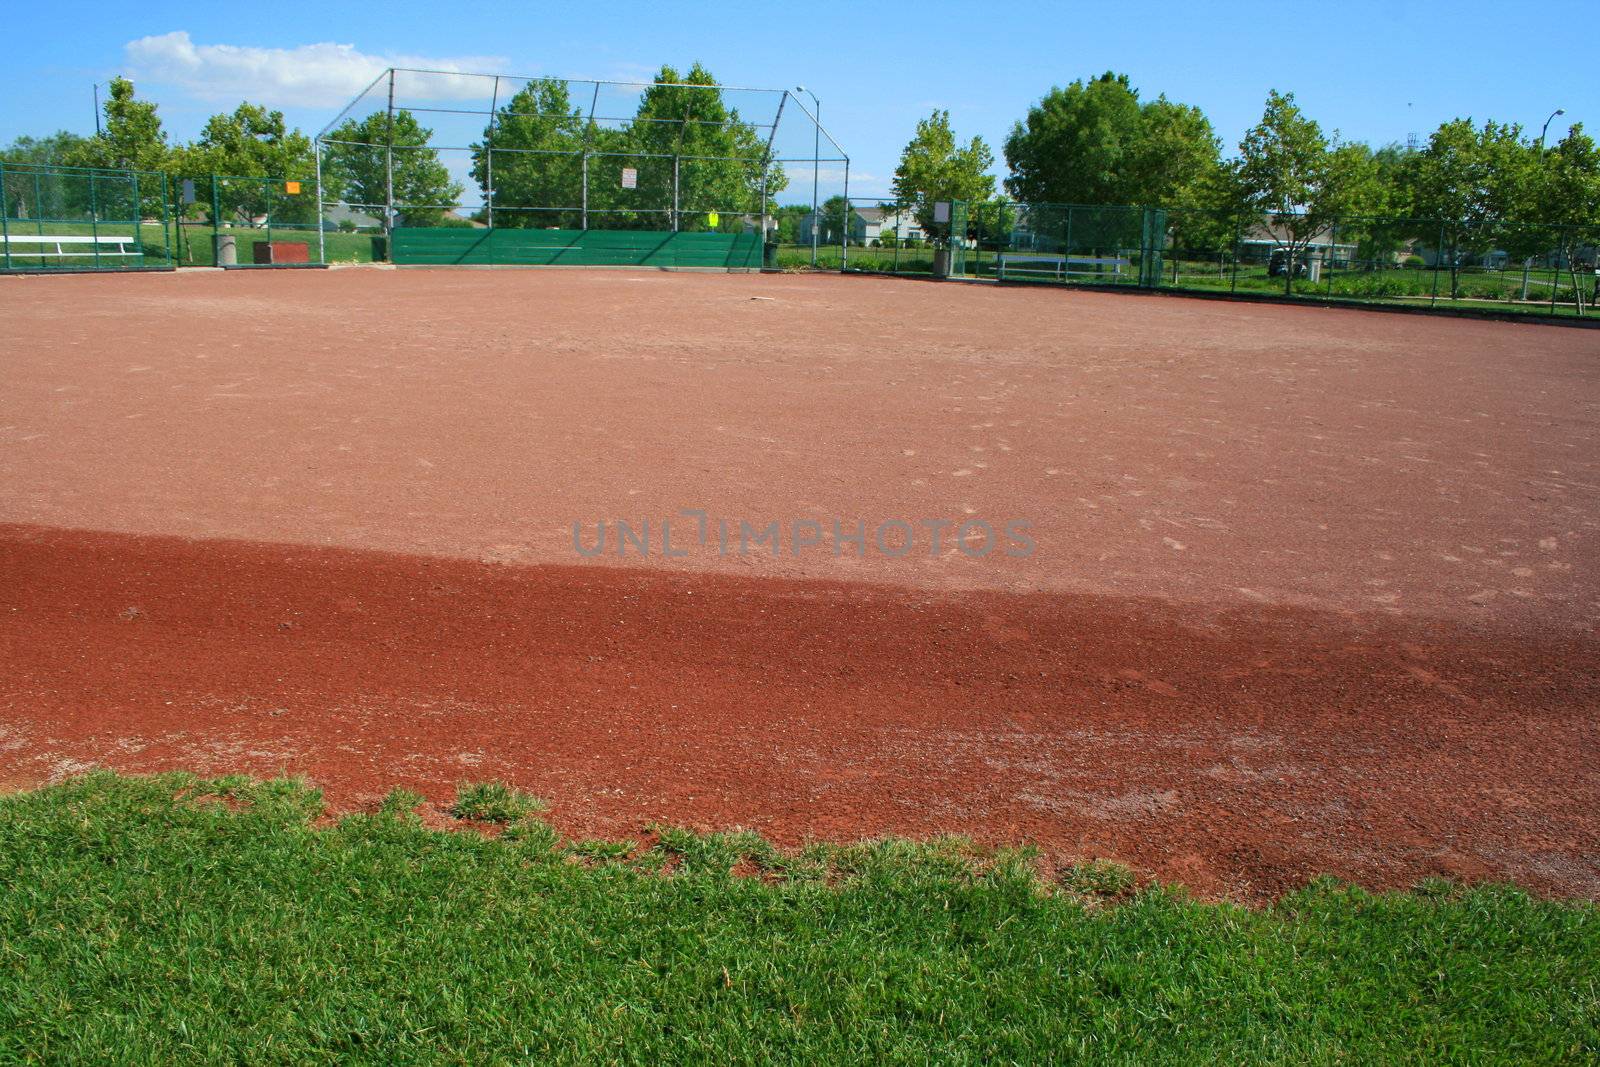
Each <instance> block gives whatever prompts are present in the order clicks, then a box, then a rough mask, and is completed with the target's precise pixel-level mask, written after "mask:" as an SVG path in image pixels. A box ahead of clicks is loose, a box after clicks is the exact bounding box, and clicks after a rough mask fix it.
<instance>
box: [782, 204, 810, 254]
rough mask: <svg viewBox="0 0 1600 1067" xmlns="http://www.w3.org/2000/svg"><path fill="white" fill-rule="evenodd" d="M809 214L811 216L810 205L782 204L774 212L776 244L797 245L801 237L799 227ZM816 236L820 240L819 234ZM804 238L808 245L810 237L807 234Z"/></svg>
mask: <svg viewBox="0 0 1600 1067" xmlns="http://www.w3.org/2000/svg"><path fill="white" fill-rule="evenodd" d="M809 214H811V205H810V204H784V205H783V206H781V207H779V208H777V209H776V210H774V211H773V218H774V220H775V221H776V223H777V226H778V243H779V244H788V245H792V244H798V243H799V242H800V239H801V236H802V234H801V226H802V224H803V223H804V222H805V217H806V216H807V215H809ZM818 236H819V238H820V234H819V235H818ZM804 237H805V240H806V242H807V243H810V240H811V235H810V234H809V233H807V234H805V235H804Z"/></svg>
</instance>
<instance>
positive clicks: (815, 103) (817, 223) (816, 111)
mask: <svg viewBox="0 0 1600 1067" xmlns="http://www.w3.org/2000/svg"><path fill="white" fill-rule="evenodd" d="M794 91H795V92H797V93H805V94H806V95H807V96H809V97H810V98H811V111H812V114H811V265H812V266H813V267H815V266H816V265H817V230H818V229H819V228H820V227H821V225H822V208H821V206H820V205H819V204H818V202H817V171H818V170H819V169H820V168H821V164H820V163H819V162H818V160H817V157H818V156H820V155H822V101H820V100H818V99H817V94H816V93H814V92H812V91H811V90H810V89H807V88H806V87H805V86H804V85H796V86H795V87H794ZM849 210H850V206H849V205H848V204H846V205H845V213H846V214H847V215H848V214H849Z"/></svg>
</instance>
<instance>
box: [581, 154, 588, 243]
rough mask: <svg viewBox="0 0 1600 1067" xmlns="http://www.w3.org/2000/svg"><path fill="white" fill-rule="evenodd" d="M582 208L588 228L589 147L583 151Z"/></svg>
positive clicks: (585, 227) (584, 226)
mask: <svg viewBox="0 0 1600 1067" xmlns="http://www.w3.org/2000/svg"><path fill="white" fill-rule="evenodd" d="M581 210H582V213H583V228H584V229H585V230H587V229H588V228H589V153H588V150H587V149H586V150H585V151H584V153H583V208H582V209H581Z"/></svg>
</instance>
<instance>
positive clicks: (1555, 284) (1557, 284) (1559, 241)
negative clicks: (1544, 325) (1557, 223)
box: [1550, 229, 1577, 315]
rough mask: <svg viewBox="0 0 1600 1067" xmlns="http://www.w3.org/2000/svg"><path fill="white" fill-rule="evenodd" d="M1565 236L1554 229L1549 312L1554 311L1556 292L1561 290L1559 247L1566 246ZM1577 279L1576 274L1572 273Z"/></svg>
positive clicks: (1553, 312)
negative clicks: (1553, 255) (1554, 247)
mask: <svg viewBox="0 0 1600 1067" xmlns="http://www.w3.org/2000/svg"><path fill="white" fill-rule="evenodd" d="M1565 236H1566V234H1565V233H1563V232H1562V231H1561V230H1560V229H1557V230H1556V261H1555V262H1554V263H1553V264H1551V266H1552V267H1553V268H1554V269H1553V270H1552V271H1551V272H1550V314H1552V315H1554V314H1555V313H1556V294H1557V293H1559V292H1560V291H1561V249H1562V248H1564V247H1565V246H1566V241H1564V240H1563V238H1564V237H1565ZM1573 280H1577V275H1573Z"/></svg>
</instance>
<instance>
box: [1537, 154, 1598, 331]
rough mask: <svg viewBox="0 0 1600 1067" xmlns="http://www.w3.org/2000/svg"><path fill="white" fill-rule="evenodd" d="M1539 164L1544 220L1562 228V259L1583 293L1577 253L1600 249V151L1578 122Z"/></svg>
mask: <svg viewBox="0 0 1600 1067" xmlns="http://www.w3.org/2000/svg"><path fill="white" fill-rule="evenodd" d="M1540 164H1541V166H1540V173H1541V178H1540V180H1539V182H1538V183H1537V184H1538V186H1539V187H1540V189H1541V192H1542V195H1541V196H1540V201H1541V203H1542V204H1543V205H1544V209H1545V211H1544V217H1545V219H1546V221H1548V222H1549V223H1551V224H1553V225H1555V226H1558V227H1560V229H1559V230H1557V231H1556V239H1557V245H1558V248H1559V250H1560V254H1561V258H1562V259H1564V260H1565V261H1566V264H1567V268H1568V269H1569V270H1570V271H1572V280H1573V289H1574V291H1576V292H1577V293H1579V294H1581V293H1582V289H1581V288H1580V287H1579V286H1578V284H1577V281H1578V265H1577V259H1578V250H1579V249H1580V248H1582V247H1588V248H1591V249H1594V248H1597V247H1600V150H1597V149H1596V147H1595V143H1594V138H1592V137H1590V136H1589V135H1588V134H1586V133H1584V132H1583V124H1582V123H1576V124H1574V125H1573V126H1572V128H1571V129H1569V130H1568V131H1567V135H1566V136H1565V137H1563V138H1562V139H1561V141H1560V143H1559V144H1557V145H1556V146H1555V148H1554V149H1553V150H1552V151H1551V152H1550V153H1549V156H1548V158H1546V159H1541V160H1540ZM1594 266H1600V264H1594ZM1579 299H1580V300H1581V299H1582V298H1581V295H1580V297H1579ZM1593 299H1594V301H1595V302H1597V303H1600V273H1597V274H1596V276H1595V288H1594V297H1593Z"/></svg>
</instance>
